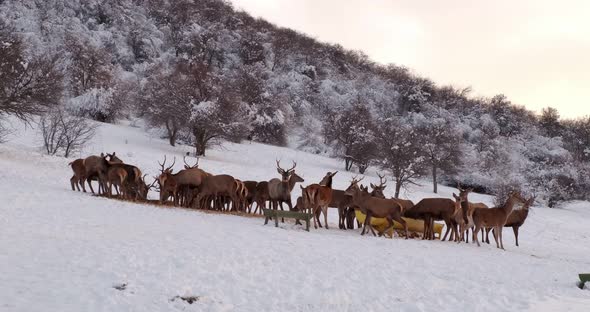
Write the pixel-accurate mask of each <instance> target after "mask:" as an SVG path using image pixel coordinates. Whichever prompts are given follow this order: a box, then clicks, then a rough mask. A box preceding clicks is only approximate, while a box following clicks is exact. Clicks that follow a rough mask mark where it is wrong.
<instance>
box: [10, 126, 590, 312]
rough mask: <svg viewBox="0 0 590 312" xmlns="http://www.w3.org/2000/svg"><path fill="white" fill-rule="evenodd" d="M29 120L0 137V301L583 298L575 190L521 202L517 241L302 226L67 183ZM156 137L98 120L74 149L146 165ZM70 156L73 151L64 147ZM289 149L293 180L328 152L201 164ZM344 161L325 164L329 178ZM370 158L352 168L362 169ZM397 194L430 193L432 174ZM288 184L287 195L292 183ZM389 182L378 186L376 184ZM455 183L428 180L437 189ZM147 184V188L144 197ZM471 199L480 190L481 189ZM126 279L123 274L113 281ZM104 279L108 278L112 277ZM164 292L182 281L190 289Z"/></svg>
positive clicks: (582, 224)
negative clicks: (551, 202)
mask: <svg viewBox="0 0 590 312" xmlns="http://www.w3.org/2000/svg"><path fill="white" fill-rule="evenodd" d="M40 145H41V144H40V142H39V141H38V138H37V133H36V131H35V130H34V129H31V128H30V127H29V128H26V129H25V128H24V127H23V128H22V129H19V131H17V132H15V133H14V134H13V135H12V136H11V137H10V141H9V142H8V143H6V144H2V145H0V202H2V205H0V276H1V278H0V310H1V311H287V310H288V311H292V310H295V311H336V310H338V311H359V310H367V311H397V310H400V311H522V310H529V311H557V310H559V311H587V309H588V306H590V290H588V289H585V290H579V289H578V288H577V287H576V285H575V282H576V280H577V274H578V273H582V272H587V271H590V258H589V257H588V255H589V254H590V244H588V242H589V241H590V240H589V236H590V234H588V233H589V227H588V224H589V222H588V219H589V217H590V209H588V203H585V202H578V203H573V204H569V205H565V206H564V207H563V208H561V209H549V208H543V207H534V209H533V210H532V212H531V213H530V214H529V218H528V219H527V221H526V223H525V224H524V226H523V227H522V228H521V235H520V244H521V246H520V247H516V246H514V239H513V235H512V233H511V232H512V231H511V230H510V229H507V230H505V232H504V234H505V235H504V236H505V238H506V245H505V246H506V249H507V250H506V251H501V250H497V249H496V248H495V247H494V246H491V245H483V246H482V247H481V248H478V247H476V246H474V245H472V244H469V245H466V244H456V243H449V242H440V241H433V242H428V241H421V240H404V239H400V238H394V239H385V238H377V237H372V236H364V237H361V236H360V235H359V231H358V230H347V231H342V230H338V229H337V225H336V218H335V216H336V215H335V213H334V212H332V215H331V221H332V222H331V225H332V227H331V229H330V230H325V229H318V230H313V229H312V230H311V232H309V233H308V232H306V231H305V230H304V229H303V228H301V227H300V226H296V225H294V224H293V223H285V224H281V225H280V228H275V227H274V226H271V225H267V226H264V225H263V220H262V219H260V218H245V217H239V216H231V215H219V214H210V213H203V212H199V211H193V210H186V209H173V208H161V207H155V206H151V205H142V204H133V203H127V202H121V201H116V200H108V199H105V198H98V197H93V196H91V195H90V194H84V193H81V192H72V191H71V190H70V185H69V178H70V176H71V169H70V168H69V167H68V165H67V164H68V162H70V161H71V160H72V159H64V158H59V157H48V156H45V155H43V154H41V153H40V148H39V146H40ZM190 150H192V149H191V148H190V147H186V146H177V147H171V146H170V145H169V144H168V142H167V141H165V140H160V139H157V138H156V136H152V135H151V134H150V133H149V132H147V131H146V130H144V129H142V128H133V127H128V126H123V125H109V124H103V125H101V126H100V127H99V130H98V134H97V136H96V137H95V141H94V143H93V144H92V145H91V146H89V147H87V148H86V149H85V150H84V152H83V153H82V155H84V156H86V155H88V154H94V153H100V152H113V151H116V152H117V154H118V155H120V156H119V157H120V158H121V159H123V160H124V161H126V162H128V163H132V164H136V165H138V166H139V167H140V168H141V169H142V170H143V171H144V172H146V173H148V174H150V175H155V174H156V173H157V171H158V165H157V161H158V160H160V161H161V160H162V158H163V156H164V155H168V158H170V156H172V155H175V156H176V158H177V162H176V166H175V167H176V169H180V168H181V167H182V160H181V159H182V155H183V154H184V153H185V152H186V151H190ZM76 156H78V155H76ZM275 159H281V160H282V161H283V162H285V163H286V164H289V163H290V162H291V161H292V160H293V161H296V162H297V172H298V174H300V175H301V176H302V177H303V178H304V179H305V182H304V184H308V183H311V182H318V181H319V179H320V178H321V177H322V176H323V175H324V174H325V172H326V171H334V170H340V169H341V166H342V164H341V163H340V162H338V161H335V160H333V159H329V158H324V157H320V156H316V155H312V154H307V153H304V152H301V151H296V150H293V149H289V148H279V147H273V146H268V145H262V144H257V143H252V144H248V143H244V144H231V143H226V144H223V145H222V146H221V147H218V148H216V149H215V150H212V151H211V152H210V153H209V154H208V156H207V157H205V158H203V159H201V161H200V167H202V168H204V169H206V170H207V171H210V172H212V173H228V174H231V175H234V176H235V177H237V178H240V179H244V180H245V179H255V180H268V179H270V178H273V177H277V173H276V170H275V163H274V161H275ZM351 177H352V175H351V174H350V173H346V172H342V171H340V172H339V173H338V174H337V175H336V177H335V180H334V183H335V187H336V188H344V187H346V186H347V184H348V182H349V180H350V178H351ZM377 181H378V178H376V176H375V172H374V171H373V170H369V175H368V176H367V178H366V179H365V182H366V183H369V182H377ZM423 185H424V186H423V187H412V188H411V189H410V190H409V191H408V192H406V193H405V194H403V195H404V197H408V198H411V199H413V200H418V199H420V198H423V197H433V196H435V194H432V193H430V189H431V185H430V184H429V183H428V182H424V183H423ZM298 190H299V188H298V187H297V188H296V191H295V194H297V195H298V194H299V191H298ZM386 191H387V194H386V195H390V194H391V191H392V190H391V187H388V189H386ZM452 192H456V190H454V189H451V188H446V187H441V189H440V196H444V197H450V195H451V193H452ZM155 196H156V194H155V193H152V194H151V197H155ZM471 199H472V200H473V201H483V202H486V203H491V198H490V197H488V196H477V195H476V194H474V195H473V196H471ZM123 285H125V286H123ZM115 287H118V288H120V289H116V288H115ZM176 296H196V297H197V301H196V302H194V303H192V304H189V303H187V302H185V301H183V300H181V299H179V298H178V297H176Z"/></svg>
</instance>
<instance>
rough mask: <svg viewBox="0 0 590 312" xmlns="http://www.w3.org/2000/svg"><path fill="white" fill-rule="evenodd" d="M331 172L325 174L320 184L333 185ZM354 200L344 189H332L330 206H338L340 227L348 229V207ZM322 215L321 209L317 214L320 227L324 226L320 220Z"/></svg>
mask: <svg viewBox="0 0 590 312" xmlns="http://www.w3.org/2000/svg"><path fill="white" fill-rule="evenodd" d="M330 174H331V173H330V172H328V174H327V175H326V176H324V177H323V178H322V180H321V181H320V183H319V184H320V185H327V184H328V183H329V184H330V187H331V186H332V176H333V175H332V176H330ZM334 174H336V173H334ZM351 202H352V197H351V196H350V195H346V194H344V191H343V190H335V189H332V199H331V200H330V203H329V204H328V207H329V208H337V209H338V228H340V229H342V230H345V229H346V224H345V223H346V221H345V220H346V212H347V209H348V208H349V207H350V203H351ZM319 218H320V216H319V211H318V214H317V215H316V219H317V221H318V223H319V225H320V227H321V226H322V224H321V222H320V219H319Z"/></svg>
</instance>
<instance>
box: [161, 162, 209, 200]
mask: <svg viewBox="0 0 590 312" xmlns="http://www.w3.org/2000/svg"><path fill="white" fill-rule="evenodd" d="M175 163H176V157H174V161H173V162H172V165H170V166H168V167H166V156H165V155H164V162H163V163H160V162H158V164H159V165H160V175H159V176H158V177H157V180H158V183H159V184H160V203H163V202H164V201H165V200H167V199H168V197H169V196H171V195H172V196H173V197H174V205H178V204H179V203H181V202H180V198H179V196H178V195H179V194H178V193H179V190H180V189H181V188H183V187H186V188H187V189H188V188H198V187H199V186H200V185H201V183H202V182H203V179H204V178H205V177H206V176H207V173H206V172H205V171H203V170H201V169H199V168H197V167H198V160H197V164H195V165H194V166H190V165H188V164H187V163H186V159H185V169H183V170H180V171H179V172H177V173H175V174H173V173H172V172H173V169H172V167H174V164H175ZM184 204H185V205H186V204H190V203H189V200H186V199H185V201H184Z"/></svg>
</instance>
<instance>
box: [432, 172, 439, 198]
mask: <svg viewBox="0 0 590 312" xmlns="http://www.w3.org/2000/svg"><path fill="white" fill-rule="evenodd" d="M436 169H437V168H436V165H432V184H433V189H434V193H435V194H436V193H438V183H437V182H438V181H437V179H436Z"/></svg>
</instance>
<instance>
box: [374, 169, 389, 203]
mask: <svg viewBox="0 0 590 312" xmlns="http://www.w3.org/2000/svg"><path fill="white" fill-rule="evenodd" d="M377 176H379V185H375V184H373V183H371V184H370V185H371V188H372V189H373V191H372V192H371V195H372V196H374V197H379V198H385V195H384V194H383V190H385V188H386V187H387V185H385V183H387V179H385V175H380V174H377Z"/></svg>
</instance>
